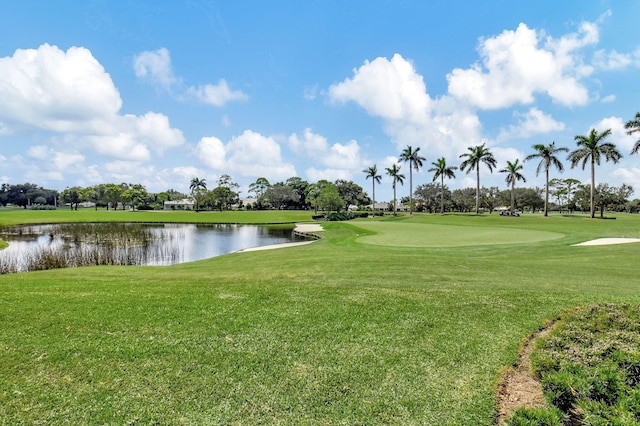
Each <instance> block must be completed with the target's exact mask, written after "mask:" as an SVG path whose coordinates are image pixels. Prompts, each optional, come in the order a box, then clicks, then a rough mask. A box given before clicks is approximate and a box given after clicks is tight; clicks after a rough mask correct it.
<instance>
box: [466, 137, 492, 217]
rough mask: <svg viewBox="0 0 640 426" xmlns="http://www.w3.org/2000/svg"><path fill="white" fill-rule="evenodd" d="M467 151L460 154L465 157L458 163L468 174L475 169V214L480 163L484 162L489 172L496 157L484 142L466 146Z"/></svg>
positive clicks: (478, 204)
mask: <svg viewBox="0 0 640 426" xmlns="http://www.w3.org/2000/svg"><path fill="white" fill-rule="evenodd" d="M467 149H468V150H469V152H466V153H464V154H461V155H460V158H466V160H464V161H463V162H462V164H460V170H462V171H465V170H466V172H467V174H469V173H470V172H471V171H472V170H474V169H475V170H476V182H477V184H476V214H478V213H479V212H480V164H482V163H484V164H485V165H486V166H487V167H488V168H489V171H490V172H491V173H493V168H494V167H496V159H495V158H493V154H492V153H491V151H489V148H486V147H485V144H482V145H476V146H470V147H468V148H467Z"/></svg>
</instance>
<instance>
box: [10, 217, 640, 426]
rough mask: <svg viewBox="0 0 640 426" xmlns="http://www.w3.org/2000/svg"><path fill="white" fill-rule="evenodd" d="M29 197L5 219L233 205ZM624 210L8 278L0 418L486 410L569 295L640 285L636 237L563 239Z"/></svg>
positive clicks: (590, 233)
mask: <svg viewBox="0 0 640 426" xmlns="http://www.w3.org/2000/svg"><path fill="white" fill-rule="evenodd" d="M22 213H23V214H25V219H23V220H21V219H20V218H21V215H20V213H14V212H10V213H7V214H6V216H5V213H4V212H3V211H2V210H0V223H19V222H27V221H36V220H37V219H40V220H42V221H56V220H67V221H68V220H71V219H70V217H72V216H73V214H75V213H78V214H82V220H86V221H95V220H107V219H104V216H105V215H109V216H108V217H120V216H129V217H133V216H135V215H138V214H140V217H144V220H143V221H149V218H148V217H147V215H150V217H155V216H159V217H164V218H166V219H164V218H163V219H162V220H167V221H169V220H171V221H189V220H186V219H182V217H185V218H192V217H193V216H198V218H201V217H207V218H209V217H210V218H211V219H210V221H213V222H216V221H223V220H222V218H223V217H224V215H222V214H221V215H217V214H215V213H197V214H196V213H191V212H186V213H154V212H151V213H126V212H125V213H121V212H119V213H111V212H109V213H107V212H98V214H99V219H97V218H94V217H93V216H92V214H91V212H90V211H79V212H22ZM34 213H42V215H41V216H38V215H35V214H34ZM53 213H55V214H59V216H56V215H54V214H53ZM301 213H305V212H254V213H251V214H247V215H246V216H243V215H244V212H243V213H242V214H241V213H228V216H227V219H226V220H228V221H232V222H239V221H241V219H240V218H241V217H244V218H247V222H250V223H257V222H263V223H278V222H286V221H302V220H309V219H310V215H311V214H310V213H309V212H306V214H307V216H306V219H305V217H304V216H302V215H300V214H301ZM153 215H155V216H153ZM181 215H185V216H181ZM299 215H300V216H299ZM5 217H6V218H7V219H5ZM76 217H80V216H76ZM616 217H617V219H616V220H589V219H586V218H585V217H584V216H570V217H564V216H559V215H558V216H552V217H550V218H546V219H545V218H542V217H541V216H538V215H535V216H523V217H520V218H507V217H500V216H497V215H495V214H494V215H483V216H474V215H445V216H440V215H420V214H417V215H415V216H414V217H411V218H408V217H401V218H385V219H383V220H380V219H366V220H359V221H350V222H344V223H323V226H324V227H325V231H323V236H324V238H323V239H322V240H320V241H318V242H316V243H314V244H311V245H306V246H302V247H292V248H284V249H279V250H269V251H257V252H246V253H235V254H230V255H226V256H221V257H218V258H214V259H209V260H205V261H200V262H193V263H189V264H183V265H174V266H171V267H92V268H78V269H69V270H55V271H46V272H33V273H26V274H14V275H3V276H0V324H2V327H1V328H0V419H2V423H6V424H15V423H26V424H31V423H37V422H42V423H48V424H59V423H92V424H102V423H110V424H111V423H114V424H123V423H127V422H130V423H140V424H148V423H159V424H181V423H182V424H272V423H280V424H323V425H324V424H402V425H406V424H438V425H440V424H460V425H470V424H473V425H478V424H479V425H483V424H484V425H489V424H492V422H493V420H494V416H495V409H496V405H495V404H496V402H495V397H494V393H493V391H494V386H495V384H496V381H497V379H498V376H499V374H500V371H501V370H502V369H503V368H504V367H505V366H508V365H509V364H511V363H513V362H515V360H516V354H517V350H518V347H519V345H520V342H521V340H522V339H523V338H524V337H525V336H527V335H528V334H529V333H531V332H533V331H534V330H536V329H537V328H538V327H540V326H542V325H543V324H544V322H545V321H546V320H548V319H550V318H555V317H556V316H557V315H558V314H559V313H561V312H562V311H564V310H567V309H570V308H572V307H575V306H580V305H585V304H590V303H595V302H601V301H609V302H611V301H613V302H619V301H630V302H638V301H640V285H639V282H638V280H637V278H636V276H637V265H638V261H639V260H640V245H638V244H624V245H616V246H591V247H572V246H571V244H575V243H578V242H582V241H586V240H589V239H593V238H600V237H623V236H624V237H636V238H637V237H639V236H640V217H638V216H631V215H616ZM287 218H288V220H287ZM174 219H175V220H174ZM127 220H131V219H127ZM191 221H193V220H191ZM487 239H489V240H493V241H495V240H496V239H499V240H500V244H496V243H495V242H494V243H492V244H490V245H486V244H483V242H484V241H486V240H487ZM448 240H451V241H458V243H455V244H447V242H448ZM435 241H439V242H440V243H435ZM474 242H475V243H474Z"/></svg>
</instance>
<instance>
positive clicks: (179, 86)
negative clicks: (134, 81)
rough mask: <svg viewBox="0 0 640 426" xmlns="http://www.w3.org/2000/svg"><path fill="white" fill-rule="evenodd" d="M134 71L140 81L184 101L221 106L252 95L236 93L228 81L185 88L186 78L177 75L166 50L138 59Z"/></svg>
mask: <svg viewBox="0 0 640 426" xmlns="http://www.w3.org/2000/svg"><path fill="white" fill-rule="evenodd" d="M133 70H134V72H135V74H136V76H137V77H138V78H141V79H143V80H148V81H150V82H152V83H154V84H157V85H159V86H160V87H162V88H163V89H164V90H166V91H168V92H169V93H172V94H174V95H175V96H176V98H177V99H180V100H190V99H194V100H196V101H198V102H202V103H205V104H209V105H214V106H217V107H221V106H224V105H225V104H227V103H228V102H231V101H241V100H245V99H247V98H248V96H247V95H246V94H245V93H244V92H242V91H240V90H232V89H231V88H230V87H229V83H227V81H226V80H225V79H220V80H219V81H218V83H217V84H202V85H199V86H190V87H184V85H183V82H182V79H181V78H179V77H176V76H174V74H173V66H172V64H171V54H170V52H169V50H168V49H167V48H165V47H161V48H160V49H158V50H147V51H144V52H141V53H140V54H138V55H136V56H134V58H133Z"/></svg>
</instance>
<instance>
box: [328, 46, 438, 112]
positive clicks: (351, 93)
mask: <svg viewBox="0 0 640 426" xmlns="http://www.w3.org/2000/svg"><path fill="white" fill-rule="evenodd" d="M353 73H354V76H353V78H347V79H345V80H344V81H343V82H341V83H338V84H334V85H332V86H331V87H330V88H329V97H330V98H331V99H332V100H334V101H340V102H347V101H353V102H356V103H357V104H359V105H360V106H361V107H363V108H364V109H365V110H366V111H367V112H368V113H369V114H370V115H373V116H377V117H382V118H384V119H386V120H402V121H411V122H424V120H425V117H426V116H427V114H428V112H429V109H430V105H431V99H430V98H429V95H428V94H427V91H426V90H427V89H426V85H425V83H424V80H423V78H422V76H421V75H419V74H418V73H416V71H415V68H414V67H413V65H412V64H411V63H410V62H409V61H407V60H406V59H404V58H403V57H402V56H401V55H400V54H397V53H396V54H395V55H393V57H392V58H391V60H389V59H387V58H382V57H380V58H376V59H374V60H373V61H371V62H369V61H365V63H364V65H362V66H361V67H360V68H358V69H356V70H354V71H353Z"/></svg>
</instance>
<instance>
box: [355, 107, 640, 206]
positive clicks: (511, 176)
mask: <svg viewBox="0 0 640 426" xmlns="http://www.w3.org/2000/svg"><path fill="white" fill-rule="evenodd" d="M625 128H626V129H627V134H629V135H631V134H634V133H637V132H640V112H638V113H636V115H635V117H634V118H633V119H632V120H629V121H628V122H627V123H626V124H625ZM610 135H611V129H606V130H604V131H602V132H598V131H597V130H596V129H594V128H592V129H591V131H590V132H589V134H588V135H576V136H575V137H574V140H575V142H576V145H577V147H576V149H574V150H573V151H570V150H569V148H568V147H556V145H555V141H554V142H552V143H550V144H548V145H544V144H535V145H533V146H532V148H533V150H534V152H533V153H532V154H530V155H528V156H527V157H525V159H524V160H523V162H521V161H520V159H515V160H514V161H507V165H506V167H504V168H503V169H501V170H499V172H500V173H505V175H506V177H505V181H506V183H507V185H509V186H510V187H511V189H510V200H509V205H510V210H511V213H512V214H513V213H514V211H515V208H516V205H517V204H516V187H515V185H516V183H517V182H518V181H523V182H526V178H525V176H524V175H523V174H522V170H523V168H524V164H523V163H524V162H526V161H530V160H534V159H539V160H540V162H539V163H538V167H537V169H536V176H537V175H539V174H540V172H541V171H544V173H545V190H544V194H545V197H544V204H543V211H544V216H548V212H549V194H550V192H549V191H550V179H549V171H550V169H551V168H555V169H556V170H557V171H558V172H560V173H562V172H563V171H564V165H563V163H562V160H561V159H560V158H559V154H560V153H562V152H568V155H567V158H566V160H567V161H569V162H570V163H571V168H572V169H573V168H575V167H577V166H581V167H582V169H583V170H584V169H585V168H586V167H587V165H588V166H590V175H591V183H590V185H589V211H590V215H591V217H592V218H593V217H595V212H596V208H598V207H599V208H600V211H601V215H603V213H604V209H605V208H606V207H607V206H610V205H613V204H615V201H616V200H617V202H618V204H620V203H619V202H620V200H619V197H617V198H616V197H615V196H614V195H615V194H618V195H619V194H623V195H624V194H627V197H628V196H630V195H631V194H632V193H633V188H631V187H630V186H628V185H624V184H623V185H622V187H620V188H611V187H609V186H608V185H606V184H601V185H599V186H596V184H595V170H596V166H597V165H600V163H601V161H602V158H604V160H605V161H607V162H608V161H611V162H613V163H617V162H618V161H620V159H621V158H622V153H620V151H619V150H618V149H617V147H616V145H615V144H614V143H612V142H609V141H607V140H606V139H607V138H608V137H609V136H610ZM419 151H420V148H416V149H413V148H412V147H411V146H407V147H406V148H405V149H404V150H403V151H402V152H401V153H400V155H399V162H400V163H402V162H408V163H409V185H410V190H409V206H410V207H409V208H410V212H413V208H414V202H413V196H414V193H413V171H414V170H415V171H419V170H420V168H422V166H423V162H424V161H425V160H426V159H425V158H424V157H422V156H421V155H420V154H419ZM569 151H570V152H569ZM638 151H640V139H638V140H637V141H636V142H635V144H634V146H633V148H632V150H631V154H636V153H638ZM459 158H462V159H463V161H462V163H461V164H460V166H459V169H460V171H464V172H466V173H467V174H469V173H471V172H475V174H476V191H475V212H476V214H477V213H479V212H480V209H481V206H482V201H481V186H480V167H481V166H482V165H484V166H486V167H487V168H488V169H489V171H490V172H491V173H493V169H494V168H496V167H497V162H496V159H495V158H494V156H493V153H492V152H491V150H490V149H489V148H488V147H486V144H481V145H476V146H470V147H468V151H467V152H465V153H463V154H461V155H460V157H459ZM431 164H432V166H433V167H432V168H430V169H429V172H433V181H434V182H435V181H436V180H438V178H439V179H440V188H439V195H440V213H444V212H445V195H446V194H447V189H446V186H445V184H444V179H445V178H447V179H453V178H455V176H456V175H455V171H456V170H458V167H457V166H450V165H448V164H447V160H446V158H444V157H441V158H438V159H437V160H436V161H434V162H432V163H431ZM400 169H401V166H400V164H393V165H391V167H388V168H386V169H385V171H386V174H387V175H389V176H390V177H391V179H392V186H393V197H394V202H393V206H394V214H395V209H396V206H397V203H396V201H395V200H396V185H397V184H398V183H400V184H403V182H404V179H405V176H404V175H403V174H402V173H400ZM363 173H365V177H366V179H369V178H371V182H372V194H373V199H374V203H375V185H376V183H378V184H379V183H380V180H381V177H382V176H381V175H380V174H378V169H377V166H376V165H375V164H374V165H373V166H371V167H368V168H366V169H364V170H363ZM558 182H559V181H557V182H556V184H557V183H558ZM431 189H432V188H430V187H429V186H428V185H426V186H424V185H423V186H422V187H420V188H419V191H418V192H419V193H420V197H419V200H420V201H421V202H422V203H424V202H426V201H427V199H428V197H427V196H426V194H427V193H429V192H432V191H431ZM582 189H584V188H582ZM491 192H492V191H491V190H489V191H487V190H486V189H485V190H484V197H483V199H484V204H485V205H486V204H487V203H489V202H488V201H487V200H491V199H495V197H488V196H487V195H486V194H487V193H491ZM556 192H557V191H556ZM462 193H464V191H462V192H459V193H458V195H462ZM452 195H453V194H452V193H451V196H452ZM456 198H457V199H458V200H461V199H462V198H464V197H461V196H459V197H456ZM606 200H608V202H605V201H606ZM572 203H573V204H572V206H573V207H575V206H576V204H575V200H572ZM568 204H569V203H568ZM532 207H533V204H532ZM449 208H450V209H451V208H453V209H458V210H460V209H462V208H463V207H462V206H461V204H460V203H458V202H454V200H453V198H450V199H449ZM491 210H492V209H490V211H491Z"/></svg>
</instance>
